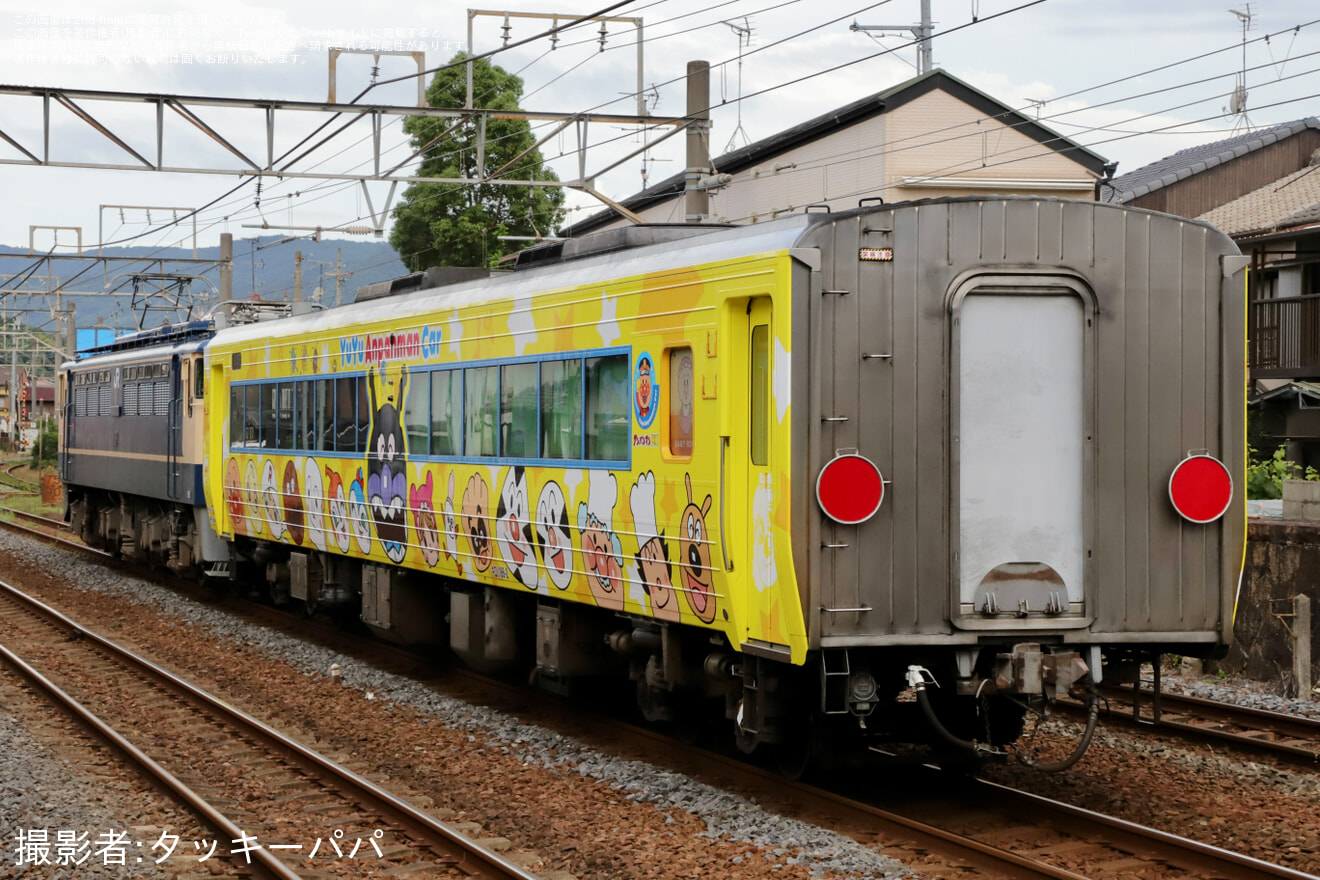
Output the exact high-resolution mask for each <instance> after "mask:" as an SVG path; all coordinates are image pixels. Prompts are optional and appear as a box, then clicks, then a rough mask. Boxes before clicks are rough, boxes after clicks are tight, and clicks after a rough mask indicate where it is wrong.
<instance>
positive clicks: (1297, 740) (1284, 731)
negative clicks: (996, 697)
mask: <svg viewBox="0 0 1320 880" xmlns="http://www.w3.org/2000/svg"><path fill="white" fill-rule="evenodd" d="M1101 692H1102V693H1103V694H1104V695H1105V696H1107V697H1113V698H1115V699H1117V700H1121V701H1123V704H1122V705H1121V706H1106V707H1104V708H1103V709H1102V712H1103V713H1104V715H1105V717H1106V718H1107V719H1109V720H1113V721H1118V722H1120V723H1121V724H1124V725H1125V726H1127V727H1129V728H1136V729H1139V730H1143V731H1146V732H1150V731H1152V730H1159V731H1166V732H1169V733H1173V734H1175V735H1178V736H1183V737H1186V738H1188V739H1191V740H1200V741H1205V740H1219V741H1221V742H1226V743H1230V744H1232V745H1233V746H1234V747H1235V748H1239V749H1243V750H1246V751H1251V752H1255V753H1258V754H1262V755H1272V756H1274V757H1277V758H1281V759H1284V760H1287V761H1288V762H1290V763H1294V764H1297V765H1300V766H1303V767H1309V768H1314V767H1315V765H1316V764H1320V719H1316V718H1308V717H1306V716H1304V715H1290V714H1288V713H1286V712H1275V711H1271V710H1268V709H1257V708H1255V707H1251V706H1236V705H1233V704H1232V703H1224V702H1220V701H1218V700H1210V699H1206V698H1205V697H1195V696H1191V695H1188V694H1177V693H1169V692H1167V691H1166V692H1162V693H1161V694H1160V695H1159V701H1160V714H1159V717H1158V719H1156V718H1155V717H1153V713H1150V714H1143V715H1139V716H1136V717H1134V716H1133V713H1132V700H1133V690H1132V688H1131V687H1130V686H1114V687H1108V688H1105V687H1102V688H1101ZM1136 696H1137V697H1138V703H1139V704H1140V706H1141V708H1142V709H1144V710H1149V709H1150V707H1151V706H1152V701H1153V700H1154V694H1153V693H1152V692H1150V691H1148V690H1142V691H1139V692H1137V694H1136ZM1060 705H1061V706H1063V707H1065V708H1067V709H1068V710H1070V711H1076V710H1077V709H1078V707H1077V706H1076V705H1075V704H1073V703H1071V702H1064V703H1060ZM1170 716H1172V717H1170ZM1221 725H1227V726H1221ZM1231 728H1238V729H1237V730H1233V729H1231Z"/></svg>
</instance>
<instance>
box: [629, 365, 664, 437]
mask: <svg viewBox="0 0 1320 880" xmlns="http://www.w3.org/2000/svg"><path fill="white" fill-rule="evenodd" d="M633 389H634V390H633V411H634V413H635V414H636V416H637V427H639V428H649V427H651V423H652V422H654V421H655V414H656V412H657V411H658V410H659V409H660V383H659V382H658V381H656V375H655V361H654V360H652V359H651V355H650V353H649V352H645V351H644V352H642V353H641V354H640V355H638V357H637V367H636V369H634V370H633Z"/></svg>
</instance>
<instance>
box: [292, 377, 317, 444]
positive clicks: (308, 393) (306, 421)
mask: <svg viewBox="0 0 1320 880" xmlns="http://www.w3.org/2000/svg"><path fill="white" fill-rule="evenodd" d="M315 399H316V383H315V382H311V381H308V380H306V379H300V380H299V381H297V382H294V383H293V412H294V419H295V424H296V425H297V427H296V428H294V432H293V448H294V449H303V450H310V449H315V448H316V429H315V427H314V425H315V424H316V422H315V421H314V420H315V418H316V402H315Z"/></svg>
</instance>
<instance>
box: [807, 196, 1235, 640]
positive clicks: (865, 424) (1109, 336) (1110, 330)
mask: <svg viewBox="0 0 1320 880" xmlns="http://www.w3.org/2000/svg"><path fill="white" fill-rule="evenodd" d="M868 226H869V227H873V228H878V227H882V226H892V229H893V233H892V235H891V236H886V240H885V241H884V242H883V246H892V247H893V248H894V259H893V262H892V263H867V264H862V263H860V262H859V261H858V259H857V248H858V247H859V246H872V247H874V246H881V242H879V241H877V240H875V236H874V235H872V236H870V237H867V236H865V235H864V234H863V233H862V232H861V230H862V229H863V228H867V227H868ZM801 244H803V245H807V246H819V247H821V248H822V252H823V253H824V254H826V257H825V259H824V261H823V271H822V282H823V287H824V288H826V289H848V290H851V291H853V293H852V294H851V295H850V296H846V297H845V296H829V295H824V296H821V297H820V302H819V304H818V308H819V309H820V313H821V315H822V322H821V323H820V325H819V328H820V335H819V336H817V337H814V338H812V339H811V343H810V344H812V345H814V346H816V347H817V350H816V351H814V352H812V353H811V356H810V357H802V358H801V359H798V358H795V367H796V368H806V367H807V366H808V364H810V363H811V362H812V360H813V359H814V360H815V362H816V363H817V364H818V365H819V369H820V376H821V379H820V382H821V385H820V391H819V394H818V395H817V396H815V397H814V399H813V403H814V404H815V407H816V411H815V413H814V414H813V415H812V418H813V419H819V418H822V417H832V416H835V415H846V416H848V417H849V421H848V422H842V423H826V424H824V425H822V426H821V434H820V441H819V442H818V443H815V444H813V448H812V449H811V450H810V451H809V454H808V455H807V456H806V458H805V461H806V464H807V468H808V470H809V473H808V474H807V477H808V482H809V483H810V482H811V481H812V480H814V477H815V475H816V474H817V473H819V470H820V468H821V467H822V466H824V464H825V463H826V462H828V460H829V459H830V458H831V457H833V455H834V453H835V451H836V449H838V448H840V447H844V446H850V445H855V446H856V448H857V449H858V450H859V451H860V452H861V454H863V455H865V456H867V457H868V458H871V459H872V460H873V461H874V462H875V463H876V464H877V466H879V468H880V470H881V471H882V473H883V474H884V476H885V477H886V478H887V479H890V480H892V484H891V485H889V486H888V487H887V492H886V498H885V502H884V505H883V506H882V507H881V509H880V512H879V513H878V514H877V515H876V516H875V517H874V518H873V519H871V520H870V521H868V522H866V523H864V524H862V525H860V526H840V525H835V524H833V523H831V522H830V521H828V520H827V519H825V518H824V517H823V516H821V522H820V525H819V534H820V542H823V543H847V544H848V545H849V546H848V547H847V548H845V549H840V550H819V551H816V552H819V553H820V554H821V557H820V560H821V565H820V568H819V577H820V583H819V584H812V585H811V589H816V590H818V592H817V595H818V596H819V601H820V603H821V605H823V606H826V607H830V606H831V603H833V607H869V608H871V609H872V610H871V611H869V612H865V613H853V614H824V615H823V617H822V622H821V627H820V630H819V633H820V637H821V638H823V639H826V640H827V641H828V643H831V644H833V643H842V642H840V641H839V640H840V639H842V640H846V641H847V643H849V644H865V643H866V641H865V638H866V636H867V634H870V635H871V636H873V637H874V638H875V639H876V642H875V643H877V644H878V643H880V642H881V641H883V642H885V643H887V644H895V643H902V642H903V639H902V636H903V635H904V634H908V635H910V636H912V638H913V643H914V644H915V643H916V641H917V640H918V637H919V636H928V635H930V634H933V633H940V632H950V631H952V627H951V624H950V618H949V614H950V607H949V598H950V596H951V594H952V591H951V589H950V583H951V582H950V578H951V571H950V565H949V561H950V558H949V554H948V549H947V548H948V547H949V546H951V545H950V541H951V540H952V538H953V536H952V535H951V534H950V529H951V528H952V526H951V523H950V518H951V514H950V513H949V510H950V502H951V499H950V495H949V492H950V491H951V490H950V467H951V461H952V455H951V447H952V437H951V432H950V415H949V405H950V400H951V399H952V397H953V396H954V394H953V390H952V389H951V385H950V375H949V367H950V363H951V357H952V356H953V353H952V352H951V350H950V339H951V327H950V322H951V318H950V311H949V304H948V303H947V302H946V296H948V295H949V294H950V291H951V289H952V288H953V287H955V286H956V285H957V284H961V283H963V282H964V281H966V279H967V278H969V277H974V276H975V275H976V274H977V273H995V274H1016V273H1027V274H1031V273H1044V274H1047V275H1049V274H1053V273H1060V274H1061V275H1063V274H1066V275H1069V276H1070V277H1074V278H1076V279H1078V280H1079V281H1080V283H1082V284H1084V285H1085V286H1086V287H1088V288H1089V289H1090V290H1091V291H1092V292H1093V293H1094V295H1095V298H1096V300H1097V304H1098V314H1096V315H1095V316H1094V321H1095V332H1094V343H1093V346H1092V349H1091V352H1090V354H1089V355H1088V357H1089V358H1091V359H1092V360H1093V366H1092V375H1093V376H1094V379H1093V380H1091V390H1090V392H1089V395H1090V396H1089V401H1090V402H1089V403H1088V407H1089V408H1090V410H1091V420H1092V424H1093V425H1094V433H1095V443H1094V446H1093V450H1094V451H1093V461H1092V462H1091V463H1090V464H1089V465H1088V467H1089V468H1090V470H1091V472H1092V473H1093V477H1092V479H1091V485H1092V486H1094V491H1092V492H1091V493H1090V495H1091V497H1089V498H1088V499H1087V500H1086V504H1087V509H1088V514H1087V516H1088V518H1089V520H1090V521H1091V522H1093V523H1095V527H1094V529H1093V530H1092V529H1088V532H1089V533H1091V534H1093V535H1094V539H1093V543H1094V546H1093V547H1088V553H1093V554H1094V557H1095V558H1094V561H1093V562H1091V563H1089V564H1088V567H1089V571H1090V572H1091V573H1090V574H1088V578H1093V579H1094V582H1095V583H1094V584H1093V585H1092V586H1089V587H1088V590H1087V604H1088V606H1089V607H1088V608H1087V613H1088V615H1093V616H1094V621H1093V623H1092V624H1091V625H1090V627H1089V628H1087V629H1085V630H1077V631H1073V632H1071V633H1065V631H1064V630H1063V629H1060V631H1059V635H1060V636H1061V637H1062V636H1064V635H1065V634H1066V638H1067V640H1068V641H1070V642H1086V641H1088V640H1089V641H1098V642H1104V641H1106V640H1108V641H1115V642H1116V641H1119V640H1123V639H1129V638H1130V636H1129V635H1125V634H1131V633H1142V632H1146V633H1150V634H1151V636H1150V637H1151V638H1153V639H1163V640H1167V639H1168V638H1169V634H1170V633H1173V634H1178V633H1185V634H1186V635H1185V636H1179V637H1177V638H1175V641H1176V640H1179V639H1182V640H1185V641H1187V642H1189V643H1190V642H1201V643H1204V642H1205V641H1207V640H1208V639H1210V638H1212V637H1213V635H1214V634H1216V633H1220V632H1222V631H1223V630H1225V629H1226V627H1225V618H1226V616H1227V615H1228V614H1229V613H1231V601H1232V600H1231V593H1232V591H1233V590H1234V589H1235V587H1236V580H1237V574H1238V566H1239V562H1240V557H1241V548H1242V544H1241V540H1242V539H1241V537H1240V534H1239V533H1240V531H1241V523H1242V518H1241V517H1242V514H1241V510H1240V507H1239V506H1234V508H1233V509H1232V511H1231V512H1230V514H1229V515H1228V516H1226V517H1224V518H1223V519H1222V520H1220V521H1219V522H1217V523H1214V524H1210V525H1205V526H1201V525H1194V524H1190V523H1185V522H1184V521H1183V520H1182V519H1181V518H1179V517H1178V516H1177V514H1176V512H1175V511H1174V510H1173V509H1172V506H1171V505H1170V503H1169V498H1168V480H1169V475H1170V473H1171V472H1172V470H1173V467H1174V466H1175V465H1177V463H1178V462H1179V461H1180V460H1181V459H1182V458H1183V457H1184V456H1185V455H1186V454H1187V453H1188V451H1190V450H1192V449H1202V448H1203V449H1208V450H1209V451H1210V452H1211V454H1213V455H1215V456H1216V457H1218V458H1220V459H1221V460H1222V461H1224V462H1225V464H1226V465H1228V467H1229V469H1230V471H1231V473H1232V475H1233V478H1234V481H1235V485H1236V486H1237V487H1238V489H1239V493H1240V490H1241V488H1242V486H1243V473H1242V463H1241V452H1242V449H1241V446H1242V443H1241V441H1240V439H1235V432H1236V431H1238V430H1239V429H1240V425H1241V418H1242V404H1241V402H1240V400H1239V398H1240V396H1241V394H1240V389H1241V387H1242V385H1241V382H1242V368H1241V365H1240V364H1239V363H1237V362H1238V361H1240V360H1241V354H1242V349H1243V340H1242V335H1241V334H1242V328H1243V318H1242V316H1241V315H1239V314H1237V312H1236V311H1233V310H1234V309H1236V310H1237V311H1240V310H1241V306H1242V296H1243V294H1242V292H1241V290H1239V289H1237V288H1235V287H1234V284H1236V285H1238V287H1240V286H1241V275H1240V274H1239V276H1238V279H1237V281H1233V280H1231V279H1230V280H1224V279H1222V277H1221V274H1220V269H1219V258H1220V256H1221V255H1225V254H1235V253H1236V249H1235V247H1234V246H1233V244H1232V242H1231V241H1229V240H1228V239H1227V238H1226V237H1225V236H1223V235H1222V234H1221V233H1219V232H1217V231H1215V230H1213V229H1212V228H1210V227H1208V226H1206V225H1204V224H1199V223H1195V222H1192V221H1186V220H1182V219H1180V218H1174V217H1166V216H1162V215H1156V214H1152V213H1149V212H1144V211H1140V210H1125V209H1118V208H1115V207H1112V206H1105V205H1097V204H1095V203H1084V202H1064V201H1055V200H1048V199H1019V198H1006V199H997V198H986V199H959V200H940V201H931V202H919V203H910V204H900V205H894V206H885V207H883V208H880V209H875V210H871V211H867V212H864V213H860V214H851V213H850V214H847V215H843V216H839V215H835V217H833V218H831V219H830V220H829V221H828V222H822V223H819V224H818V225H816V226H813V227H812V228H810V229H809V230H807V231H806V232H805V234H804V236H803V239H802V241H801ZM814 307H815V306H814ZM1221 308H1225V309H1228V311H1227V312H1226V313H1225V314H1226V315H1227V317H1226V318H1225V319H1224V321H1223V327H1222V328H1221V326H1220V320H1221ZM801 341H802V340H799V344H800V342H801ZM886 343H888V345H889V346H892V347H890V348H887V347H886ZM795 350H800V349H795ZM862 353H889V354H891V355H892V360H889V361H868V362H863V361H861V359H860V355H861V354H862ZM1235 426H1236V427H1235ZM804 501H805V503H806V504H807V505H808V506H809V507H810V508H811V510H812V513H813V515H817V516H820V514H819V512H818V509H817V508H816V506H815V499H814V498H808V499H804ZM815 543H816V542H814V541H813V542H812V544H813V545H814V544H815ZM812 549H813V547H812V546H811V545H809V547H808V552H810V551H811V550H812ZM810 568H811V567H810V566H808V569H810ZM1014 627H1015V624H1014V623H1013V622H1012V621H1011V620H1004V621H1003V628H1002V630H1001V631H1003V632H1005V633H1010V632H1013V630H1014ZM812 632H813V638H812V643H813V644H815V645H819V644H821V642H819V641H817V639H816V636H815V635H814V633H815V632H816V630H815V629H814V628H813V630H812ZM1036 632H1037V633H1040V630H1037V631H1036Z"/></svg>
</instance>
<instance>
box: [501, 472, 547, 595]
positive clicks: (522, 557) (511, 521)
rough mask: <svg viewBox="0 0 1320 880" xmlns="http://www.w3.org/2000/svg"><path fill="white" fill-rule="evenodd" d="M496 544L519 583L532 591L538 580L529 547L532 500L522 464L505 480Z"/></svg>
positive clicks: (533, 558)
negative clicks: (528, 493) (529, 496)
mask: <svg viewBox="0 0 1320 880" xmlns="http://www.w3.org/2000/svg"><path fill="white" fill-rule="evenodd" d="M495 542H496V543H497V544H498V545H499V548H500V555H501V556H503V557H504V561H505V562H506V563H508V566H509V571H510V572H511V573H512V574H513V576H514V578H516V579H517V581H518V583H520V584H522V585H523V586H524V587H527V588H528V589H530V590H535V589H536V588H537V586H538V585H539V578H538V576H537V570H536V551H535V550H534V549H533V548H532V514H531V500H530V499H529V498H528V497H527V469H526V468H524V467H522V466H521V465H515V466H513V467H511V468H509V471H508V474H506V475H505V477H504V487H503V488H502V489H501V490H500V502H499V507H498V508H497V509H496V511H495Z"/></svg>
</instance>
